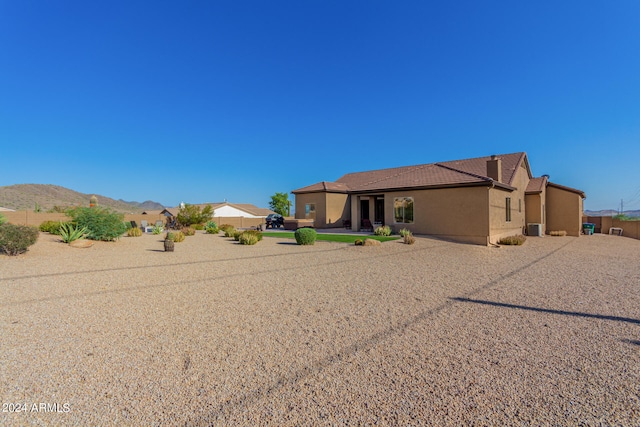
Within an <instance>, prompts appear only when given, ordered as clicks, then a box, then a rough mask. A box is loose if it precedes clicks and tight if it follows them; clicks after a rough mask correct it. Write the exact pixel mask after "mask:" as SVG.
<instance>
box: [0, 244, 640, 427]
mask: <svg viewBox="0 0 640 427" xmlns="http://www.w3.org/2000/svg"><path fill="white" fill-rule="evenodd" d="M175 246H176V249H175V252H164V251H163V245H162V242H161V240H160V238H159V236H154V235H144V236H142V237H138V238H128V237H123V238H122V239H120V240H119V241H118V242H114V243H104V242H97V243H95V244H94V245H93V246H92V247H90V248H72V247H69V246H68V245H65V244H62V243H59V242H58V241H57V238H56V237H55V236H51V235H48V234H41V235H40V238H39V240H38V242H37V243H36V244H35V245H34V246H32V247H31V249H30V250H29V252H27V253H26V254H24V255H20V256H18V257H8V256H0V294H1V295H2V297H1V299H0V306H1V311H0V328H1V329H0V330H1V332H2V340H1V346H0V398H1V400H2V405H3V408H2V409H3V411H2V412H0V425H3V426H5V425H6V426H14V425H15V426H23V425H56V426H66V425H77V426H89V425H95V426H112V425H130V426H144V425H159V426H160V425H162V426H165V425H167V426H177V425H186V426H207V425H215V426H232V425H233V426H235V425H245V426H255V425H274V426H285V425H290V426H300V425H418V426H419V425H425V426H459V425H473V426H504V425H515V426H547V425H549V426H577V425H584V426H638V425H640V241H637V240H633V239H628V238H624V237H618V236H604V235H594V236H582V237H579V238H575V237H544V238H529V239H528V240H527V241H526V242H525V244H524V245H523V246H521V247H504V246H503V247H499V248H497V247H480V246H473V245H463V244H456V243H450V242H445V241H440V240H435V239H430V238H424V237H419V238H417V241H416V244H415V245H411V246H410V245H404V244H403V243H402V242H401V241H392V242H386V243H383V244H382V245H381V246H379V247H357V246H354V245H347V244H343V243H329V242H317V243H316V244H315V245H314V246H297V245H295V243H294V241H293V240H287V239H278V238H264V240H262V241H261V242H259V243H258V244H257V245H255V246H242V245H239V244H237V243H236V242H234V241H233V240H230V239H227V238H224V237H222V236H221V235H220V236H213V235H207V234H204V233H202V232H198V234H196V235H195V236H192V237H187V239H186V240H185V241H184V242H181V243H177V244H176V245H175ZM18 408H19V410H18ZM34 408H35V410H34Z"/></svg>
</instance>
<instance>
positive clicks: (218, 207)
mask: <svg viewBox="0 0 640 427" xmlns="http://www.w3.org/2000/svg"><path fill="white" fill-rule="evenodd" d="M207 205H211V208H212V209H213V211H214V214H213V215H214V218H239V217H242V218H266V217H267V215H269V214H272V213H275V212H273V211H272V210H271V209H265V208H259V207H257V206H255V205H252V204H249V203H229V202H222V203H198V204H196V206H200V208H204V207H206V206H207ZM179 211H180V208H179V207H176V208H166V209H164V210H163V211H160V212H159V213H160V214H163V215H165V216H171V217H176V216H177V215H178V212H179Z"/></svg>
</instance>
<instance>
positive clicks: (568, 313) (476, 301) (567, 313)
mask: <svg viewBox="0 0 640 427" xmlns="http://www.w3.org/2000/svg"><path fill="white" fill-rule="evenodd" d="M450 299H452V300H454V301H458V302H471V303H474V304H483V305H490V306H493V307H502V308H515V309H518V310H528V311H535V312H538V313H549V314H561V315H563V316H576V317H585V318H588V319H602V320H614V321H616V322H627V323H635V324H636V325H640V320H638V319H631V318H629V317H619V316H607V315H606V314H592V313H582V312H579V311H566V310H552V309H549V308H540V307H529V306H526V305H516V304H506V303H503V302H496V301H485V300H479V299H470V298H450Z"/></svg>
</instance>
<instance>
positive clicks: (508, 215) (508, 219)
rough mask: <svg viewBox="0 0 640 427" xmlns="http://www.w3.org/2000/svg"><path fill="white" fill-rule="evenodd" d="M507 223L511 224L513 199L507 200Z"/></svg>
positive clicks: (508, 198)
mask: <svg viewBox="0 0 640 427" xmlns="http://www.w3.org/2000/svg"><path fill="white" fill-rule="evenodd" d="M505 201H506V203H505V204H506V206H505V207H506V211H507V222H511V197H507V198H506V200H505Z"/></svg>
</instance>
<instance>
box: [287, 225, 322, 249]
mask: <svg viewBox="0 0 640 427" xmlns="http://www.w3.org/2000/svg"><path fill="white" fill-rule="evenodd" d="M293 235H294V237H295V238H296V242H298V244H299V245H313V244H314V243H315V242H316V237H318V233H316V230H314V229H313V228H306V227H305V228H298V229H297V230H296V232H295V233H293Z"/></svg>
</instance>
